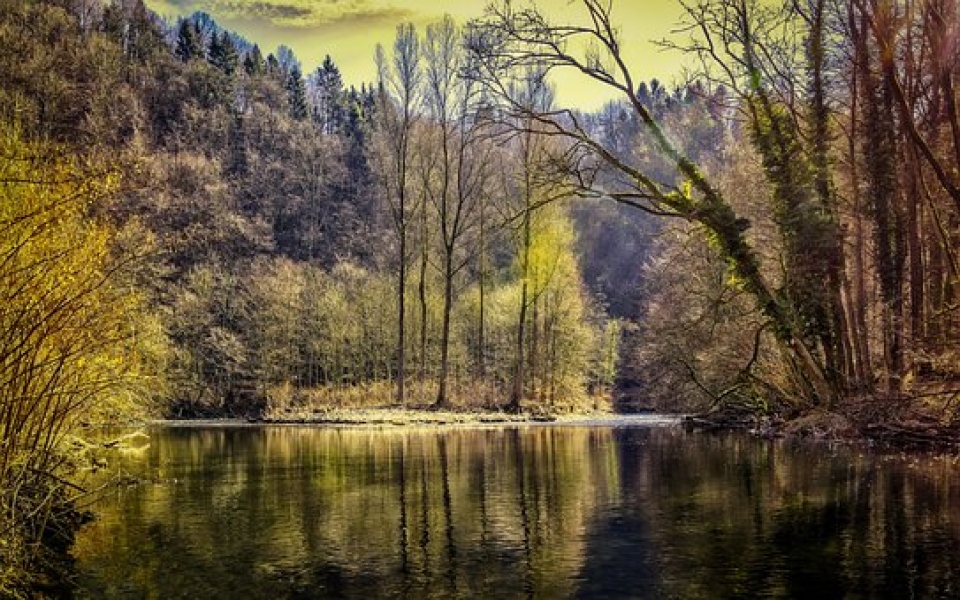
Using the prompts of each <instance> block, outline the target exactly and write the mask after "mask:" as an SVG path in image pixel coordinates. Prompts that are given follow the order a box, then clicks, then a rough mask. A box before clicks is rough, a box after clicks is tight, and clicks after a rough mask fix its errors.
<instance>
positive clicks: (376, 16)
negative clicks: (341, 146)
mask: <svg viewBox="0 0 960 600" xmlns="http://www.w3.org/2000/svg"><path fill="white" fill-rule="evenodd" d="M518 1H521V0H518ZM613 1H614V6H613V13H612V14H613V21H614V22H615V23H616V24H617V25H618V27H619V28H620V32H621V39H622V44H623V53H624V56H625V58H626V61H627V64H628V66H629V67H630V69H631V71H632V73H633V75H634V78H635V79H638V80H649V79H651V78H653V77H656V78H658V79H660V80H661V81H663V82H665V83H668V84H669V83H672V82H674V81H679V77H680V75H681V57H679V56H678V55H677V54H676V53H675V52H669V51H663V50H661V49H659V48H658V47H656V45H655V44H654V43H653V42H654V40H661V39H663V38H665V37H669V36H670V35H671V31H672V30H675V29H676V28H677V25H678V23H679V21H680V11H681V9H680V5H679V2H678V0H613ZM146 4H147V6H148V7H150V8H151V9H153V10H154V11H156V12H157V13H159V14H160V15H161V16H163V17H167V18H170V19H176V17H179V16H186V15H190V14H193V13H194V12H196V11H203V12H206V13H209V14H210V15H211V16H213V18H214V19H215V20H216V21H217V23H219V24H220V25H221V26H223V27H225V28H227V29H230V30H233V31H235V32H237V33H239V34H240V35H242V36H243V37H245V38H247V39H248V40H249V41H251V42H253V43H256V44H259V45H260V48H261V50H263V52H264V54H265V55H266V54H267V53H269V52H272V51H274V50H275V49H276V48H277V46H279V45H280V44H284V45H287V46H289V47H290V48H292V49H293V51H294V52H295V53H296V55H297V58H299V59H300V61H301V63H302V65H303V68H304V71H306V72H310V71H312V70H313V69H315V68H316V66H317V65H319V64H320V62H321V61H322V60H323V57H324V56H325V55H327V54H329V55H330V56H331V58H332V59H333V61H334V62H335V63H336V64H337V66H338V67H339V68H340V72H341V74H342V75H343V80H344V82H345V83H346V84H347V85H356V86H358V87H359V85H360V84H361V83H365V82H373V81H374V80H375V78H376V68H375V65H374V60H373V55H374V48H375V47H376V44H377V43H381V44H383V45H384V47H385V48H388V49H389V48H390V47H391V45H392V43H393V39H394V37H395V34H396V28H397V25H399V24H400V23H403V22H411V23H413V24H414V25H415V26H416V27H417V29H418V31H421V32H422V31H423V30H424V29H425V27H426V25H427V24H429V23H431V22H435V21H437V20H438V19H440V18H441V17H442V16H443V15H444V14H450V15H451V16H453V17H454V18H455V19H456V20H457V21H458V22H461V23H462V22H466V21H467V20H469V19H471V18H474V17H477V16H480V15H481V14H482V12H483V8H484V6H485V5H486V4H487V0H460V1H449V0H146ZM536 4H537V5H538V6H539V7H540V8H541V9H542V10H543V12H544V13H545V14H546V15H547V16H548V17H549V18H550V19H551V20H552V21H553V22H558V23H559V22H568V21H571V20H572V21H573V22H575V21H576V20H577V19H580V18H581V17H582V16H583V15H585V13H584V10H583V8H582V6H580V5H579V1H578V0H536ZM555 83H556V86H557V102H558V104H561V105H563V106H572V107H576V108H581V109H583V110H593V109H596V108H599V107H600V106H601V105H602V104H603V103H605V102H606V101H608V100H609V99H610V98H611V97H612V94H611V93H609V92H607V91H606V90H604V89H603V88H601V87H599V86H595V85H590V84H589V83H587V82H585V81H584V79H583V77H582V76H581V75H577V74H573V73H570V74H567V75H562V74H561V75H559V76H557V78H556V79H555Z"/></svg>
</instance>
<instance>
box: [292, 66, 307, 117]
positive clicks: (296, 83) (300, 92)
mask: <svg viewBox="0 0 960 600" xmlns="http://www.w3.org/2000/svg"><path fill="white" fill-rule="evenodd" d="M287 96H288V99H289V102H290V116H292V117H293V118H294V119H297V120H298V121H302V120H303V119H306V118H307V115H308V114H309V110H308V108H307V88H306V86H305V85H304V83H303V75H301V73H300V68H299V67H297V66H294V67H293V68H292V69H290V74H289V75H288V76H287Z"/></svg>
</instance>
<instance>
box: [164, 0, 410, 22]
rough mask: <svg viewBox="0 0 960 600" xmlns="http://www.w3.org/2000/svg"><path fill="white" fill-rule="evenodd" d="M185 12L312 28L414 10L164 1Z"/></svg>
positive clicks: (355, 1)
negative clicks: (200, 12) (201, 12)
mask: <svg viewBox="0 0 960 600" xmlns="http://www.w3.org/2000/svg"><path fill="white" fill-rule="evenodd" d="M168 1H169V2H170V3H171V4H173V5H174V6H176V7H177V8H179V9H180V11H181V12H183V13H187V12H192V11H203V12H207V13H210V14H211V15H213V17H214V18H215V19H224V20H231V19H234V20H245V21H251V20H257V21H261V22H265V23H269V24H271V25H273V26H276V27H290V28H315V27H323V28H326V27H350V26H370V25H375V24H379V23H399V22H401V21H404V20H409V19H411V18H413V17H414V16H415V14H416V13H415V12H414V11H412V10H410V9H408V8H404V7H402V6H395V5H389V4H385V3H383V2H379V1H377V0H168Z"/></svg>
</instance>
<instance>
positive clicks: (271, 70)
mask: <svg viewBox="0 0 960 600" xmlns="http://www.w3.org/2000/svg"><path fill="white" fill-rule="evenodd" d="M266 68H267V75H270V76H271V77H276V78H277V79H279V78H280V77H281V73H280V61H278V60H277V57H276V56H274V55H273V53H271V54H269V55H267V67H266Z"/></svg>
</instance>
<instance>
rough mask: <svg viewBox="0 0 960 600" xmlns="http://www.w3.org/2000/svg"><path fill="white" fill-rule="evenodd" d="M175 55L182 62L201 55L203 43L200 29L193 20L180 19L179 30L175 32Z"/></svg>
mask: <svg viewBox="0 0 960 600" xmlns="http://www.w3.org/2000/svg"><path fill="white" fill-rule="evenodd" d="M174 54H176V57H177V58H179V59H180V60H181V61H183V62H189V61H191V60H193V59H195V58H202V57H203V44H202V36H201V35H200V30H199V28H198V27H197V26H196V24H195V23H193V21H190V20H187V19H184V20H183V21H180V30H179V32H178V33H177V47H176V50H175V51H174Z"/></svg>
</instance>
